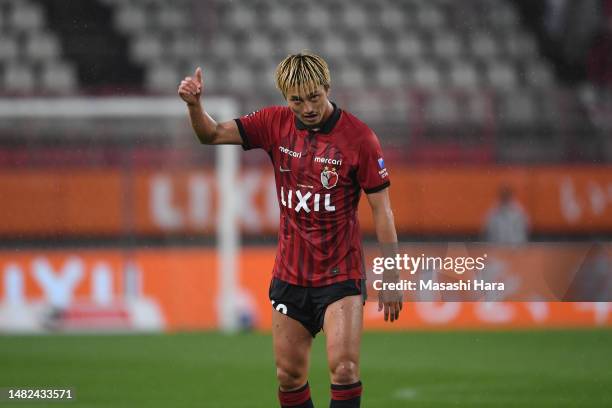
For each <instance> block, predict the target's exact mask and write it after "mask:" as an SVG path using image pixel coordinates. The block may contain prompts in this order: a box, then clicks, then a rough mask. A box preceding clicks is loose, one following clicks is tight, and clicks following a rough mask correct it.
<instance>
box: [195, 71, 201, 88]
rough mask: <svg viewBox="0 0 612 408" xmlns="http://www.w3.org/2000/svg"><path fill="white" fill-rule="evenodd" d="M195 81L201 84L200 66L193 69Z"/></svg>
mask: <svg viewBox="0 0 612 408" xmlns="http://www.w3.org/2000/svg"><path fill="white" fill-rule="evenodd" d="M195 76H196V81H198V83H199V84H200V85H202V68H200V67H197V68H196V71H195Z"/></svg>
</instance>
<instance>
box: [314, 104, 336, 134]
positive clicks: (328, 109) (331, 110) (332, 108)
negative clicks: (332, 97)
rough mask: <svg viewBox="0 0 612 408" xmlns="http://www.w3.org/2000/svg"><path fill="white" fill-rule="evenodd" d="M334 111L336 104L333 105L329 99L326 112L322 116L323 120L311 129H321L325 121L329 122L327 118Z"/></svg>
mask: <svg viewBox="0 0 612 408" xmlns="http://www.w3.org/2000/svg"><path fill="white" fill-rule="evenodd" d="M333 112H334V105H332V103H331V102H330V101H327V106H326V108H325V112H324V113H323V116H322V117H321V122H319V123H318V124H316V125H314V126H311V127H310V129H320V128H321V127H322V126H323V125H324V124H325V122H327V119H329V117H330V116H331V114H332V113H333Z"/></svg>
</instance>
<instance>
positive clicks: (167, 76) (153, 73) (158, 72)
mask: <svg viewBox="0 0 612 408" xmlns="http://www.w3.org/2000/svg"><path fill="white" fill-rule="evenodd" d="M181 79H182V78H181V75H180V73H179V72H178V70H177V69H176V67H175V66H174V65H171V64H166V63H157V64H154V65H153V66H152V67H151V68H149V69H148V70H147V74H146V87H147V90H149V91H151V92H161V93H168V92H176V89H177V87H178V85H179V83H180V81H181Z"/></svg>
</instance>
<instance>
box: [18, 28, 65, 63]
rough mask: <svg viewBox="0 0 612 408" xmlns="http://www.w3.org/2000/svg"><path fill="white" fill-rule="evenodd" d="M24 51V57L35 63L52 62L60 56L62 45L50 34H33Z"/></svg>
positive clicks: (27, 40) (28, 39)
mask: <svg viewBox="0 0 612 408" xmlns="http://www.w3.org/2000/svg"><path fill="white" fill-rule="evenodd" d="M24 51H25V52H24V56H25V57H26V58H27V59H29V60H31V61H34V62H39V61H45V60H52V59H56V58H58V57H59V55H60V43H59V41H58V39H57V37H56V36H55V35H53V34H52V33H50V32H44V31H40V32H33V33H30V34H29V35H28V37H27V39H26V41H25V50H24Z"/></svg>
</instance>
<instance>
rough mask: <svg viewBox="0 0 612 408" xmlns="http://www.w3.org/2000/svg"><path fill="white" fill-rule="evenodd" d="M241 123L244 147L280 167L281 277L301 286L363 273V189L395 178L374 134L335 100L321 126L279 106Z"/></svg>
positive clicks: (277, 273)
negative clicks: (260, 152) (262, 153)
mask: <svg viewBox="0 0 612 408" xmlns="http://www.w3.org/2000/svg"><path fill="white" fill-rule="evenodd" d="M236 123H237V125H238V129H239V131H240V135H241V137H242V140H243V148H244V149H245V150H249V149H254V148H260V149H264V150H265V151H266V152H267V153H268V155H269V156H270V159H271V160H272V165H273V166H274V177H275V179H276V191H277V195H278V203H279V206H280V226H279V232H278V251H277V253H276V260H275V262H274V271H273V275H274V277H275V278H278V279H280V280H283V281H285V282H288V283H291V284H294V285H300V286H324V285H329V284H332V283H335V282H340V281H343V280H347V279H364V278H365V274H364V264H363V252H362V249H361V237H360V233H359V221H358V219H357V207H358V204H359V198H360V196H361V190H362V189H363V190H364V191H365V192H366V193H367V194H369V193H374V192H377V191H381V190H383V189H384V188H386V187H388V186H389V184H390V182H389V175H388V173H387V169H386V168H385V164H384V160H383V156H382V150H381V148H380V143H379V142H378V138H377V137H376V135H375V134H374V132H373V131H372V130H370V128H368V126H367V125H366V124H364V123H363V122H361V121H360V120H359V119H357V118H356V117H355V116H353V115H352V114H350V113H348V112H345V111H342V110H340V109H338V108H337V107H336V106H335V105H334V111H333V113H332V114H331V116H330V117H329V119H328V120H327V121H326V122H325V123H324V124H323V125H322V126H321V127H320V128H319V129H316V130H310V129H308V128H307V127H306V126H305V125H304V124H303V123H302V122H301V121H299V119H298V118H297V116H295V115H294V113H293V112H292V111H291V110H290V109H289V108H288V107H280V106H274V107H268V108H264V109H262V110H259V111H257V112H254V113H251V114H250V115H246V116H243V117H241V118H240V119H236Z"/></svg>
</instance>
